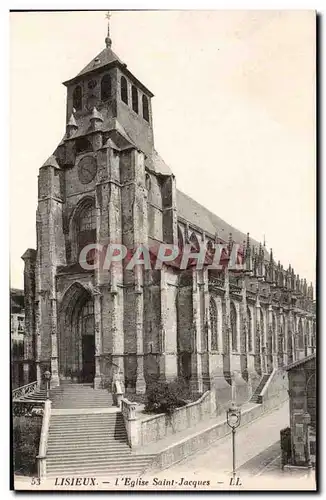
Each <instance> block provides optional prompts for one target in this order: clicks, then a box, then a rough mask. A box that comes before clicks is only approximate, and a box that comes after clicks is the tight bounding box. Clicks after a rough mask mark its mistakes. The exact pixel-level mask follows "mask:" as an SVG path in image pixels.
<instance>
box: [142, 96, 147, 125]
mask: <svg viewBox="0 0 326 500" xmlns="http://www.w3.org/2000/svg"><path fill="white" fill-rule="evenodd" d="M142 103H143V118H144V120H146V121H147V122H149V108H148V99H147V97H146V96H145V95H144V94H143V97H142Z"/></svg>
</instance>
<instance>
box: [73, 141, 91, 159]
mask: <svg viewBox="0 0 326 500" xmlns="http://www.w3.org/2000/svg"><path fill="white" fill-rule="evenodd" d="M75 148H76V154H77V155H78V154H81V153H87V152H91V151H93V147H92V144H91V143H90V141H89V140H88V139H86V137H79V138H78V139H77V140H76V146H75Z"/></svg>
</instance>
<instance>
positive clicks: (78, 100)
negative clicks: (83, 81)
mask: <svg viewBox="0 0 326 500" xmlns="http://www.w3.org/2000/svg"><path fill="white" fill-rule="evenodd" d="M82 97H83V92H82V88H81V86H80V85H77V87H75V89H74V93H73V95H72V103H73V104H72V105H73V107H74V108H75V110H76V111H78V110H79V109H81V108H82Z"/></svg>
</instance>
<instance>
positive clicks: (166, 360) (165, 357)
mask: <svg viewBox="0 0 326 500" xmlns="http://www.w3.org/2000/svg"><path fill="white" fill-rule="evenodd" d="M160 293H161V327H160V336H161V339H160V340H161V342H160V351H161V357H160V377H161V378H162V379H163V380H166V381H171V380H174V379H175V378H176V377H177V376H178V365H177V338H176V335H175V336H172V335H168V328H169V326H168V315H169V314H171V313H170V312H169V309H168V284H167V281H166V270H165V267H164V266H163V267H162V269H161V282H160ZM176 332H177V330H176ZM169 333H170V334H171V333H173V332H169Z"/></svg>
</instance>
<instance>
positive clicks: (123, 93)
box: [120, 76, 128, 104]
mask: <svg viewBox="0 0 326 500" xmlns="http://www.w3.org/2000/svg"><path fill="white" fill-rule="evenodd" d="M120 83H121V100H122V101H123V102H125V103H126V104H128V86H127V80H126V79H125V77H124V76H122V77H121V80H120Z"/></svg>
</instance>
